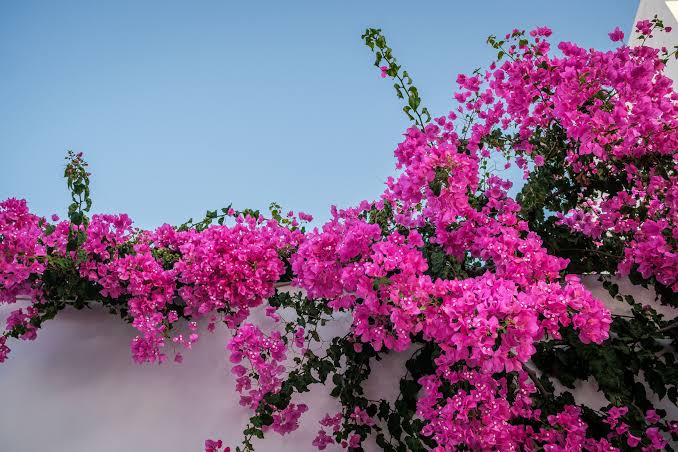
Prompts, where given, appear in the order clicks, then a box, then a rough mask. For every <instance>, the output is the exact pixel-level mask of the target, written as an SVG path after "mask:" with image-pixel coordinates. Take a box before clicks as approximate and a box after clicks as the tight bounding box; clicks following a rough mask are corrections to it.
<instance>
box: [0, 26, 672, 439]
mask: <svg viewBox="0 0 678 452" xmlns="http://www.w3.org/2000/svg"><path fill="white" fill-rule="evenodd" d="M637 28H638V31H639V32H640V33H642V34H643V36H644V37H645V36H649V35H650V34H651V33H656V32H662V31H670V29H668V27H664V26H663V24H662V23H661V21H660V20H659V19H656V18H655V19H653V20H651V21H641V22H639V23H638V24H637ZM550 34H551V31H550V30H549V29H548V28H545V27H541V28H537V29H535V30H533V31H532V32H530V33H529V34H526V33H525V32H523V31H521V30H514V31H513V32H511V33H509V34H508V35H506V36H505V38H504V39H502V40H500V39H497V38H495V37H491V38H490V39H489V40H488V41H489V43H490V44H491V45H492V46H493V47H495V48H496V49H497V50H498V55H497V61H496V62H494V63H492V64H491V65H490V66H489V68H488V70H487V71H485V72H480V71H477V72H476V73H474V74H472V75H470V76H465V75H460V76H459V77H458V78H457V83H458V84H459V86H460V90H459V91H458V92H457V93H455V96H454V97H455V99H456V101H457V102H458V106H457V107H456V108H455V109H454V110H453V111H451V112H450V113H449V114H448V115H447V116H443V117H439V118H434V119H433V120H432V118H431V116H430V114H429V112H428V110H427V109H425V108H421V99H420V97H419V94H418V91H417V89H416V88H415V87H414V86H413V84H412V79H411V77H410V76H409V74H408V73H407V72H406V71H402V68H401V66H399V65H398V63H397V61H396V59H395V58H394V57H393V54H392V51H391V49H390V48H389V47H388V46H387V44H386V41H385V38H384V37H383V35H382V34H381V32H380V31H379V30H375V29H369V30H368V31H367V32H366V33H365V35H364V36H363V38H364V39H365V42H366V44H367V45H368V46H369V47H370V49H372V50H373V51H374V52H375V54H376V61H375V65H376V66H377V67H379V68H380V71H381V76H382V77H384V78H386V77H389V78H392V79H394V80H395V89H396V92H397V94H398V96H399V97H400V98H403V99H406V101H407V105H406V106H405V107H404V111H405V113H406V114H407V115H408V117H410V118H411V119H412V120H413V121H414V126H413V127H411V128H410V129H408V130H407V131H406V133H405V135H404V139H403V141H402V142H401V143H400V144H399V145H398V147H397V149H396V150H395V156H396V159H397V169H398V174H397V175H396V176H395V177H392V178H389V179H388V181H387V183H386V188H385V191H384V192H383V194H382V195H381V197H380V198H379V199H377V200H374V201H363V202H362V203H360V204H359V205H358V206H355V207H351V208H346V209H337V208H335V207H332V218H331V219H330V220H329V221H328V222H327V223H325V224H324V225H322V226H321V227H319V228H314V229H313V230H310V231H307V230H306V226H305V224H306V223H308V222H310V221H312V217H310V216H309V215H307V214H304V213H298V214H296V215H295V214H294V213H293V212H290V213H289V214H287V215H283V214H282V213H281V210H280V207H279V206H277V205H275V204H273V205H272V206H271V215H270V216H271V218H269V219H266V218H265V217H264V216H262V215H261V214H260V213H259V212H257V211H252V210H245V211H235V210H234V209H232V208H231V207H227V208H224V209H222V210H221V211H208V212H207V215H206V217H205V219H204V220H201V221H198V222H193V221H192V220H189V222H187V223H186V224H183V225H181V226H179V227H173V226H170V225H162V226H160V227H159V228H157V229H155V230H151V231H146V230H141V229H138V228H135V227H134V226H133V223H132V221H131V219H130V218H129V217H128V216H127V215H124V214H121V215H92V216H91V218H90V217H88V212H89V210H90V206H91V204H92V203H91V199H90V194H89V176H90V174H89V173H88V172H87V169H86V166H87V165H86V163H85V162H84V160H83V159H82V155H81V154H72V153H71V154H69V156H68V163H67V166H66V171H65V177H66V179H67V181H68V186H69V189H70V190H71V194H72V200H73V203H72V204H71V206H70V207H69V218H68V220H64V221H59V219H58V218H56V217H52V219H51V221H48V220H47V219H45V218H41V217H39V216H37V215H35V214H33V213H31V212H30V211H29V210H28V208H27V205H26V202H25V201H22V200H16V199H8V200H6V201H4V202H2V203H0V303H2V304H14V303H15V301H16V299H17V297H18V296H24V297H28V298H30V300H31V303H30V305H29V306H28V307H24V308H21V309H16V310H14V311H13V312H12V313H11V315H10V316H9V318H8V321H7V325H6V330H5V332H4V333H3V334H2V336H0V362H3V361H5V360H6V359H7V356H8V353H9V352H10V349H9V346H8V345H7V340H8V339H9V338H16V339H25V340H31V339H34V338H35V337H36V334H37V330H38V329H39V327H40V326H41V325H42V323H43V322H44V321H47V320H49V319H52V318H54V317H55V316H56V315H57V314H58V312H59V311H61V310H62V309H64V308H66V307H74V308H82V307H84V306H87V305H91V304H102V305H103V306H104V307H106V308H107V309H109V310H110V311H111V312H112V313H114V314H116V315H119V316H120V317H121V318H122V319H124V320H125V321H128V322H130V323H131V324H132V325H133V326H134V327H135V328H136V330H137V331H138V334H137V336H136V337H135V338H134V339H133V340H132V342H131V349H132V355H133V358H134V360H135V361H137V362H139V363H147V362H148V363H151V362H157V363H162V362H164V361H165V360H166V359H167V357H168V354H169V353H171V352H170V351H169V350H170V349H171V350H173V359H174V360H175V361H177V362H181V360H182V355H181V350H183V349H190V348H191V347H192V345H193V344H194V343H195V342H196V341H198V340H199V335H198V333H197V330H198V328H197V322H198V321H205V322H207V323H208V330H214V328H215V326H216V323H217V322H223V323H224V324H226V325H227V326H228V328H230V329H231V330H232V332H233V335H232V339H231V340H230V341H229V343H228V345H227V349H228V351H229V358H230V361H231V362H232V364H233V366H232V372H233V374H234V375H235V376H236V381H237V386H236V390H237V391H238V392H239V393H240V394H241V398H240V403H241V405H243V406H245V407H247V408H249V409H251V410H252V411H253V416H252V417H251V419H250V422H249V424H248V425H247V426H246V428H245V431H244V435H245V436H244V440H243V443H242V446H239V447H238V448H237V450H253V449H254V439H253V438H254V437H259V438H261V437H263V435H264V434H265V433H267V432H269V431H270V430H273V431H274V432H276V433H279V434H287V433H290V432H292V431H294V430H295V429H296V428H298V426H299V422H300V420H301V418H302V416H303V414H304V413H305V412H306V411H308V409H309V408H308V407H307V406H306V405H305V404H303V403H300V402H299V401H297V400H296V399H295V395H297V394H300V393H303V392H306V391H308V390H309V387H310V386H311V385H314V384H329V382H330V381H331V385H332V389H331V395H332V396H333V397H336V398H337V399H338V400H339V401H340V402H341V405H342V409H341V411H340V412H338V413H333V414H327V415H326V416H325V417H324V418H323V419H322V420H321V422H320V430H319V433H318V435H317V437H316V438H315V440H314V441H313V445H314V446H316V447H317V448H318V449H321V450H322V449H325V448H327V447H328V446H329V445H337V446H339V447H342V448H347V449H350V450H355V451H359V450H362V447H363V446H362V445H363V444H364V442H365V441H366V440H367V439H368V437H370V436H373V437H374V438H375V440H376V443H377V445H379V446H380V447H382V448H383V449H384V450H388V451H401V450H412V451H419V450H435V451H441V452H442V451H448V450H450V451H451V450H457V449H460V448H461V449H464V448H465V449H473V450H490V449H496V450H542V449H543V450H550V451H555V450H600V451H603V450H605V451H608V450H622V449H624V450H627V449H641V450H659V449H663V448H668V447H670V446H669V441H670V440H671V439H673V440H675V439H676V438H677V437H678V436H677V435H678V423H676V421H675V420H672V419H669V418H667V417H666V412H665V411H663V410H660V409H658V408H656V407H654V406H653V405H652V404H651V403H650V402H649V401H648V399H647V397H646V396H645V386H644V384H643V382H642V379H641V378H640V377H638V375H637V374H638V373H639V371H640V370H641V369H642V370H643V372H644V375H645V378H646V380H647V382H648V385H649V389H650V390H651V391H653V392H654V393H655V394H657V395H658V396H659V397H660V398H663V397H665V396H667V397H668V398H669V399H670V401H671V402H673V403H674V404H675V403H676V399H677V395H678V391H677V390H676V381H678V375H676V371H675V358H674V351H673V349H671V350H669V349H667V348H665V347H657V346H656V344H655V340H656V339H663V340H665V342H666V339H668V340H669V341H673V344H675V340H676V332H675V331H676V330H675V323H671V322H667V321H665V320H664V319H663V318H662V317H661V316H659V315H658V314H657V313H656V312H654V311H653V310H652V309H651V308H649V307H641V306H640V305H639V304H638V303H636V302H635V301H634V300H633V299H632V298H630V297H622V296H621V295H618V294H617V293H613V296H615V297H616V298H617V299H618V300H620V302H627V303H628V304H629V305H630V308H631V310H632V313H633V314H632V318H633V320H627V319H623V318H619V317H615V316H612V315H611V314H610V312H609V311H608V309H607V308H606V307H605V306H604V305H603V304H602V303H601V302H600V301H599V300H596V299H595V298H594V297H593V296H592V295H591V294H590V293H589V291H588V290H587V289H586V288H585V287H584V285H583V284H582V282H581V281H580V279H579V277H577V276H576V275H575V274H572V273H573V271H574V270H577V269H580V267H577V266H578V265H579V266H582V265H593V266H594V267H595V266H596V265H598V267H595V268H594V270H596V269H597V270H598V271H610V270H611V271H617V272H618V273H619V274H621V275H631V277H632V278H634V279H639V280H640V281H641V282H642V283H643V284H653V285H654V287H655V288H656V290H657V292H658V293H659V294H660V296H661V297H663V298H662V301H664V302H666V303H668V304H669V305H670V306H674V307H675V297H674V295H675V292H676V290H677V289H678V283H677V280H676V278H677V275H678V260H677V259H678V252H677V250H676V240H677V239H678V222H677V221H676V220H677V219H678V218H677V215H678V191H676V190H678V189H677V188H676V187H677V185H678V184H676V177H677V176H676V170H677V169H678V163H677V162H678V159H677V154H676V149H677V148H678V146H677V144H678V127H677V126H678V124H677V123H676V121H678V119H677V118H678V114H677V113H678V94H676V93H675V92H674V91H673V89H672V83H671V81H670V80H669V79H668V78H667V77H665V76H664V75H663V74H662V71H663V69H664V67H665V64H666V62H667V60H668V58H673V57H675V52H673V53H671V52H669V51H668V50H667V49H653V48H651V47H648V46H646V45H644V42H643V44H642V45H640V46H638V47H633V48H631V47H627V46H620V47H618V48H616V49H613V50H610V51H598V50H594V49H590V50H586V49H582V48H580V47H578V46H576V45H574V44H571V43H566V42H564V43H560V44H559V45H558V49H559V50H560V52H561V53H560V55H558V56H554V55H553V54H552V52H551V46H550V43H549V41H548V37H549V36H550ZM610 38H611V39H612V40H613V41H615V42H616V41H621V40H622V39H623V33H622V32H621V31H620V30H619V29H617V30H615V31H613V32H612V33H611V34H610ZM499 155H501V158H503V159H504V161H505V162H506V165H511V164H516V165H518V167H520V168H521V169H522V170H523V171H524V174H525V178H526V180H527V182H526V184H525V186H524V187H523V189H522V190H521V193H520V195H519V196H518V197H517V198H516V199H513V198H511V197H510V196H509V195H508V190H509V189H510V188H511V186H512V184H511V182H509V181H507V180H503V179H501V178H500V177H498V176H497V175H496V174H491V172H489V171H488V169H487V168H488V162H490V161H491V159H492V158H496V157H497V156H499ZM545 211H548V212H546V213H545ZM569 247H572V248H569ZM575 247H576V248H575ZM572 251H578V252H584V253H587V254H585V255H583V254H580V255H574V256H573V255H572V254H571V253H570V252H572ZM591 255H592V256H596V258H598V260H595V259H594V258H592V257H590V256H591ZM601 256H604V257H605V260H601V259H600V258H601ZM578 258H581V259H578ZM589 270H590V269H589ZM281 282H286V283H290V284H291V285H292V286H293V287H295V288H297V289H301V291H300V292H295V291H292V292H288V291H280V290H278V286H279V284H280V283H281ZM606 287H608V288H610V290H611V291H612V290H615V291H616V290H617V289H615V287H616V285H614V284H612V283H609V282H606ZM261 305H265V312H266V313H267V314H268V315H269V316H270V317H271V318H272V319H273V320H274V321H275V323H276V325H277V326H276V327H275V328H273V329H271V330H270V331H268V330H262V329H261V328H260V327H258V326H256V325H254V324H253V323H251V322H250V321H249V317H250V312H251V310H252V309H253V308H256V307H258V306H261ZM290 312H293V313H294V316H293V318H292V319H291V320H290V319H289V313H290ZM335 315H344V316H346V315H348V316H349V317H350V319H351V327H350V330H349V332H348V334H346V335H345V336H342V337H334V338H329V339H328V340H326V341H322V340H321V337H320V334H321V329H322V328H321V327H322V326H323V325H325V324H326V323H327V322H330V321H332V320H333V318H334V317H335ZM177 323H182V324H184V323H185V324H186V325H187V326H188V331H184V332H183V333H180V332H178V329H177V328H175V326H176V324H177ZM388 353H407V354H408V356H410V358H409V359H408V361H407V363H406V366H405V367H406V368H405V369H403V374H404V375H403V377H402V379H401V380H400V389H401V391H400V394H399V396H398V397H397V399H396V400H384V399H381V400H373V399H370V398H368V397H367V396H366V394H365V392H364V390H363V384H364V382H365V381H366V380H367V378H368V377H369V375H370V369H371V365H372V364H373V363H374V362H375V361H376V360H379V359H381V357H382V356H383V355H385V354H388ZM627 358H628V359H629V360H631V361H630V363H631V364H629V366H628V369H618V368H615V366H614V365H610V364H611V363H615V362H619V360H623V359H627ZM615 360H616V361H615ZM633 360H636V361H633ZM572 363H576V365H572V366H569V365H568V364H572ZM634 366H635V367H636V369H635V372H634V371H633V368H634ZM617 367H618V366H617ZM622 367H624V366H622ZM537 370H538V371H539V372H537ZM615 372H621V374H618V373H615ZM540 374H541V375H540ZM619 375H621V377H620V376H619ZM588 376H593V377H594V378H595V379H596V380H597V382H598V384H599V388H600V390H601V392H602V393H603V395H604V396H605V397H606V398H607V400H608V401H609V405H608V406H607V407H604V408H603V409H601V410H596V409H593V408H591V407H587V406H586V405H583V404H581V403H580V402H579V403H578V401H576V400H575V399H574V398H573V396H572V395H571V394H570V393H569V392H567V391H556V389H555V386H554V385H553V381H554V380H558V381H560V382H561V383H562V384H563V385H564V386H566V387H572V385H573V382H574V381H575V380H577V379H585V378H587V377H588ZM672 376H675V377H676V378H674V379H672ZM620 379H622V380H623V381H621V382H620ZM624 386H630V387H631V388H633V392H632V393H631V395H629V393H630V391H631V390H630V389H629V390H627V389H625V388H624ZM641 389H642V391H641ZM223 447H224V444H223V441H221V440H207V441H206V442H205V450H206V451H209V452H215V451H219V450H221V449H222V448H223Z"/></svg>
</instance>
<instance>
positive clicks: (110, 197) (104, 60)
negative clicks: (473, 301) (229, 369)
mask: <svg viewBox="0 0 678 452" xmlns="http://www.w3.org/2000/svg"><path fill="white" fill-rule="evenodd" d="M636 7H637V0H605V1H604V0H597V1H590V0H569V1H545V0H539V1H527V0H521V1H475V2H470V1H467V2H459V1H449V0H448V1H441V2H436V1H429V2H425V3H417V2H399V1H383V2H382V1H355V2H354V1H341V2H329V1H317V0H316V1H309V2H279V1H275V2H274V1H271V2H229V1H225V0H222V1H201V2H185V1H168V0H165V1H129V2H128V1H115V2H91V1H81V2H70V1H60V2H33V1H26V0H24V1H5V2H2V3H1V4H0V61H2V71H1V72H0V153H2V164H1V165H0V198H3V199H4V198H6V197H10V196H13V197H19V198H26V199H27V200H28V201H29V205H30V207H31V208H32V209H33V210H34V211H35V212H37V213H39V214H42V215H48V214H51V213H59V214H62V215H63V213H64V212H65V207H66V206H67V203H68V193H67V191H66V188H65V183H64V182H63V180H62V178H61V175H62V170H63V156H64V155H65V153H66V150H68V149H73V150H76V151H83V152H85V154H86V157H87V159H88V160H89V162H90V166H91V171H92V172H93V177H94V179H93V183H92V191H93V198H94V207H93V210H94V211H96V212H126V213H128V214H129V215H130V216H131V217H132V218H133V219H135V221H136V222H137V224H138V225H140V226H142V227H154V226H157V225H159V224H161V223H164V222H169V223H173V224H178V223H181V222H183V221H184V220H185V219H186V218H188V217H190V216H194V217H198V216H201V215H202V214H204V211H205V210H206V209H213V208H218V207H221V206H225V205H227V204H229V203H231V202H232V203H233V204H234V206H235V207H238V208H245V207H252V208H262V209H265V208H266V207H267V206H268V204H269V202H271V201H277V202H279V203H281V204H282V205H283V207H285V208H292V209H294V210H303V211H306V212H308V213H311V214H313V215H315V216H316V217H317V219H319V220H322V219H325V218H327V217H328V212H329V206H330V205H331V204H337V205H339V206H348V205H351V204H353V203H356V202H358V201H360V200H361V199H373V198H375V197H376V196H378V194H379V193H380V192H381V190H382V189H383V182H384V180H385V179H386V177H388V176H389V175H391V174H392V173H393V163H394V159H393V156H392V151H393V149H394V147H395V145H396V144H397V143H398V141H399V140H400V137H401V134H402V132H403V131H404V129H405V128H406V127H407V125H408V122H407V120H406V118H405V117H404V116H403V114H402V112H401V111H400V104H399V102H398V100H397V99H396V98H395V96H394V93H393V90H392V87H391V85H390V84H389V83H387V82H386V81H385V80H382V79H381V78H379V73H378V70H376V68H374V67H373V66H372V61H373V57H372V55H371V54H370V52H369V50H368V49H367V48H366V47H364V45H363V44H362V42H361V39H360V35H361V34H362V32H363V30H364V29H365V28H366V27H379V28H382V29H383V30H384V32H385V33H386V35H387V38H388V39H389V42H390V44H391V46H392V47H393V49H394V51H395V55H396V57H397V58H398V60H399V62H400V63H401V64H402V65H403V66H404V67H405V68H406V69H408V70H409V72H410V73H411V74H412V76H413V78H414V80H415V84H416V85H417V86H418V88H419V90H420V93H421V96H422V100H423V103H424V104H425V105H427V106H429V109H430V110H431V112H432V113H434V114H442V113H446V112H447V111H448V110H449V109H450V107H451V105H452V102H451V96H452V91H453V89H454V84H453V82H454V79H455V78H456V75H457V74H458V73H460V72H470V71H472V70H473V69H474V68H476V67H482V66H485V65H486V64H487V63H488V61H490V59H491V57H492V51H491V49H490V48H489V47H488V46H487V45H486V44H485V38H486V37H487V36H488V35H490V34H502V33H505V32H507V31H510V30H511V29H512V28H514V27H518V28H528V29H529V28H531V27H534V26H538V25H549V26H550V27H552V28H553V29H554V36H553V40H554V41H560V40H568V41H574V42H578V43H580V44H582V45H583V46H585V47H598V48H610V47H611V46H612V43H611V42H610V41H609V39H608V37H607V33H608V32H609V31H611V30H612V29H613V28H614V27H615V26H617V25H619V26H620V27H621V28H622V30H624V31H625V32H627V33H628V31H629V30H630V29H631V26H632V22H633V16H634V14H635V10H636Z"/></svg>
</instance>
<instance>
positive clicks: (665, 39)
mask: <svg viewBox="0 0 678 452" xmlns="http://www.w3.org/2000/svg"><path fill="white" fill-rule="evenodd" d="M655 14H656V15H657V16H659V18H660V19H661V20H663V21H664V26H666V27H673V30H672V31H671V32H670V33H663V32H661V33H656V34H655V35H654V37H652V38H651V39H649V40H648V41H647V43H648V45H650V46H652V47H656V48H661V47H666V48H667V49H669V51H670V50H671V49H673V46H675V45H678V0H668V1H667V0H640V3H639V4H638V10H637V11H636V18H635V20H634V21H633V28H632V29H631V30H630V32H629V33H627V36H628V37H629V41H628V42H629V45H636V44H638V42H639V41H638V34H637V33H635V32H634V30H635V24H636V22H638V21H639V20H644V19H652V18H653V17H654V16H655ZM665 74H666V75H667V76H669V77H670V78H671V79H673V87H674V89H675V88H677V87H678V84H677V83H678V60H675V59H672V60H670V61H669V63H668V65H667V68H666V71H665Z"/></svg>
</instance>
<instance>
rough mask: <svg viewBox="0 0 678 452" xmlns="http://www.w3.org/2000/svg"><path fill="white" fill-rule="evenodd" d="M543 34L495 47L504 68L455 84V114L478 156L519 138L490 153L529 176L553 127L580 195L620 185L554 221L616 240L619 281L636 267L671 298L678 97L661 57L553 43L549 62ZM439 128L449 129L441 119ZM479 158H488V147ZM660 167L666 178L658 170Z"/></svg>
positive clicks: (641, 49)
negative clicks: (603, 184) (498, 140)
mask: <svg viewBox="0 0 678 452" xmlns="http://www.w3.org/2000/svg"><path fill="white" fill-rule="evenodd" d="M636 27H637V29H638V30H639V32H641V33H643V34H645V35H649V34H650V33H651V32H652V31H653V30H655V29H657V28H660V27H659V26H658V25H656V23H655V22H651V21H641V22H639V23H638V24H637V25H636ZM663 31H666V29H664V30H663ZM550 34H551V32H550V30H549V29H547V28H540V29H536V30H534V31H532V32H531V33H530V37H529V39H527V37H525V36H524V33H523V32H521V31H519V30H514V31H513V33H510V34H508V35H506V36H505V37H504V41H502V43H508V44H507V45H509V47H508V49H504V48H503V47H501V48H502V49H504V50H502V53H505V54H507V55H509V56H510V58H509V59H507V60H505V61H504V62H503V63H501V64H500V65H498V64H493V65H492V66H491V67H490V70H488V71H486V72H485V73H484V74H481V75H475V76H473V77H466V76H460V77H459V79H458V80H457V82H458V83H459V86H460V88H461V91H460V92H459V93H457V95H456V98H457V100H458V101H459V102H460V105H459V107H458V111H457V113H458V114H461V115H464V117H468V118H470V117H474V118H477V119H476V120H475V121H474V122H473V125H472V127H471V128H470V135H469V137H468V143H469V147H470V148H471V149H476V148H477V147H479V146H480V144H481V143H482V142H483V140H484V139H485V138H486V137H488V136H490V135H491V134H492V133H493V132H494V131H497V130H500V131H506V130H517V140H516V141H514V142H511V148H510V149H508V150H507V149H503V148H501V147H500V148H499V149H497V150H498V151H501V152H506V151H509V152H511V153H515V154H517V155H518V157H517V158H516V162H517V164H518V165H519V166H520V167H521V168H523V169H524V170H525V172H526V175H527V174H529V171H530V169H529V168H528V160H527V159H526V158H525V157H530V158H531V160H532V161H533V162H534V163H535V166H536V167H539V166H541V165H543V164H544V161H545V158H548V155H541V154H536V153H535V149H536V147H535V142H537V141H538V138H539V137H540V136H541V134H542V132H543V131H544V130H548V129H549V128H550V127H551V126H552V125H553V124H557V125H558V126H559V127H562V129H563V130H564V132H565V133H566V135H567V155H566V161H567V163H568V164H569V168H568V170H569V171H570V173H571V174H570V177H571V178H573V179H575V178H576V180H577V181H579V182H580V183H581V187H580V189H582V190H583V189H586V186H587V183H588V182H587V181H589V180H590V179H592V178H596V177H600V176H601V175H602V176H603V177H605V178H609V179H615V178H617V179H619V180H620V181H621V182H622V183H623V186H622V187H621V188H620V189H619V190H618V191H617V192H615V193H612V194H611V195H610V196H608V195H607V194H601V195H600V196H599V197H596V196H594V197H591V196H587V197H582V198H581V203H580V205H578V206H577V207H576V208H575V209H573V210H572V211H570V212H564V213H561V219H562V222H563V223H564V224H567V225H568V226H570V227H572V228H573V229H575V230H577V231H579V232H582V233H584V234H586V235H590V236H591V237H594V238H596V239H600V238H601V237H605V234H607V233H611V234H614V235H615V236H617V237H619V238H620V239H621V240H623V241H624V244H625V259H624V261H623V262H622V263H621V264H620V267H619V271H620V273H622V274H628V273H629V271H630V270H631V268H632V266H634V265H635V266H637V267H638V271H639V272H640V273H641V274H642V275H643V277H645V278H649V277H652V276H654V277H655V278H656V279H657V281H658V282H660V283H661V284H663V285H666V286H668V287H672V288H673V290H674V291H676V290H678V251H677V243H678V209H677V208H676V205H677V204H676V202H677V201H676V199H677V198H676V187H677V186H678V179H677V177H676V175H675V170H676V168H677V167H678V154H677V153H676V150H677V149H678V94H677V93H675V92H674V90H673V82H672V81H671V79H670V78H668V77H667V76H665V75H664V74H663V69H664V67H665V64H664V62H663V60H662V58H663V57H666V55H667V53H666V52H667V50H666V49H664V50H660V49H654V48H651V47H647V46H644V45H641V46H638V47H628V46H620V47H618V48H616V49H615V50H612V51H605V52H604V51H599V50H595V49H589V50H586V49H583V48H581V47H578V46H576V45H575V44H572V43H569V42H561V43H560V44H559V45H558V49H559V50H560V52H562V56H560V57H555V56H552V55H551V54H550V53H549V51H550V47H551V45H550V43H549V42H548V40H547V38H548V36H549V35H550ZM610 38H611V39H612V40H613V41H619V40H621V39H622V38H623V33H621V31H619V30H618V29H617V30H615V31H614V32H613V33H611V34H610ZM453 115H454V116H453V117H456V116H457V115H456V114H455V113H453ZM440 123H441V124H443V125H445V126H446V127H447V128H448V129H449V130H452V129H451V127H450V126H447V122H446V121H445V120H444V119H441V120H440ZM450 133H452V132H450ZM482 152H483V154H484V155H486V156H488V155H489V150H488V148H487V147H486V148H484V149H483V151H482ZM659 162H664V163H662V164H663V165H665V166H666V168H667V170H666V171H659V170H657V167H658V165H659ZM640 174H648V175H649V177H647V178H646V177H640ZM563 214H564V215H563ZM599 243H602V242H600V241H599Z"/></svg>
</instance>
